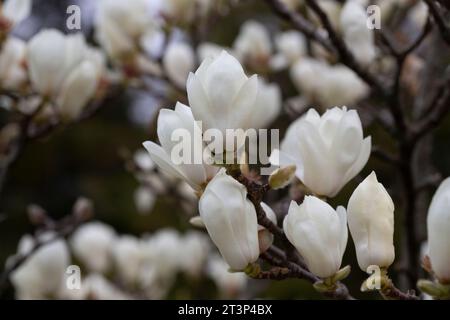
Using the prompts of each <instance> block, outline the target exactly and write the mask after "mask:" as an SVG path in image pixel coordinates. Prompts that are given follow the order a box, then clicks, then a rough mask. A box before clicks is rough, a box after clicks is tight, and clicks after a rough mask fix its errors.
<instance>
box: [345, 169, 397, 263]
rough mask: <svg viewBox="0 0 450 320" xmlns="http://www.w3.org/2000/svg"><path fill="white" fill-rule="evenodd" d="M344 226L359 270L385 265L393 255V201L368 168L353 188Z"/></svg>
mask: <svg viewBox="0 0 450 320" xmlns="http://www.w3.org/2000/svg"><path fill="white" fill-rule="evenodd" d="M347 214H348V226H349V229H350V233H351V235H352V238H353V242H354V243H355V248H356V257H357V258H358V264H359V267H360V268H361V270H363V271H364V272H367V268H368V267H369V266H372V265H376V266H379V267H385V268H387V267H389V266H390V265H391V264H392V262H393V261H394V258H395V249H394V244H393V241H394V239H393V237H394V203H393V202H392V199H391V197H390V196H389V194H388V193H387V191H386V189H385V188H384V187H383V185H382V184H381V183H379V182H378V180H377V176H376V174H375V172H372V173H371V174H370V175H369V176H368V177H367V178H366V179H365V180H364V181H363V182H361V183H360V184H359V186H358V187H357V188H356V189H355V191H354V192H353V194H352V196H351V197H350V200H349V201H348V207H347Z"/></svg>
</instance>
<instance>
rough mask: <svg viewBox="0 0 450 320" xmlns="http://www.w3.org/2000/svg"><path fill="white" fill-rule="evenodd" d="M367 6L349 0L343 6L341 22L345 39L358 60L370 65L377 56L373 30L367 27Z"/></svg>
mask: <svg viewBox="0 0 450 320" xmlns="http://www.w3.org/2000/svg"><path fill="white" fill-rule="evenodd" d="M367 19H368V18H367V14H366V8H365V7H364V6H363V4H361V3H360V2H358V1H354V0H349V1H347V2H346V3H345V5H344V7H343V8H342V12H341V17H340V24H341V29H342V33H343V37H344V41H345V43H346V45H347V47H348V48H349V50H350V51H351V52H352V53H353V55H354V56H355V58H356V60H357V61H359V62H360V63H362V64H364V65H369V64H370V63H371V62H372V61H373V60H374V58H375V56H376V51H375V44H374V35H373V31H372V30H370V29H369V28H368V27H367Z"/></svg>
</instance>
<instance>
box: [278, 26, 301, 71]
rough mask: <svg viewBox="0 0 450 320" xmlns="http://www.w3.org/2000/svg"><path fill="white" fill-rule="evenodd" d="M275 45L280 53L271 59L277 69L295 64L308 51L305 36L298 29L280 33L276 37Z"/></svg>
mask: <svg viewBox="0 0 450 320" xmlns="http://www.w3.org/2000/svg"><path fill="white" fill-rule="evenodd" d="M275 45H276V48H277V50H278V54H277V55H275V56H274V57H273V58H272V60H271V64H272V66H273V68H274V69H275V70H280V69H283V68H285V67H287V66H290V65H292V64H294V63H295V62H296V61H297V60H298V59H300V58H301V57H303V56H304V55H305V54H306V52H307V48H306V41H305V38H304V36H303V35H302V34H301V33H300V32H298V31H287V32H283V33H280V34H279V35H277V37H276V38H275Z"/></svg>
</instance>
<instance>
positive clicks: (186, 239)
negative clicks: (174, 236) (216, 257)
mask: <svg viewBox="0 0 450 320" xmlns="http://www.w3.org/2000/svg"><path fill="white" fill-rule="evenodd" d="M180 245H181V248H180V255H179V258H180V268H181V271H183V272H185V273H187V274H188V275H190V276H193V277H198V276H200V275H201V273H202V271H203V267H204V265H205V264H206V259H207V258H208V254H209V250H210V242H209V239H208V237H207V236H205V235H204V234H203V233H200V232H196V231H189V232H187V233H186V234H185V235H184V236H183V237H182V238H181V243H180Z"/></svg>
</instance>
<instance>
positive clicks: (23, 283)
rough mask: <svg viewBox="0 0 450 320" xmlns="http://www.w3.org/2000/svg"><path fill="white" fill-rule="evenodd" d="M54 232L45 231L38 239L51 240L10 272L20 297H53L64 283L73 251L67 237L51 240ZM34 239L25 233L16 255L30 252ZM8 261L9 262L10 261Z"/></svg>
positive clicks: (17, 294)
mask: <svg viewBox="0 0 450 320" xmlns="http://www.w3.org/2000/svg"><path fill="white" fill-rule="evenodd" d="M53 237H55V234H53V233H44V234H42V235H40V236H39V241H43V242H45V241H50V242H49V243H48V244H45V245H43V246H42V247H41V248H39V249H37V250H36V252H34V253H32V254H31V256H30V257H29V258H28V259H27V260H26V261H25V262H24V263H23V264H22V265H20V267H19V268H18V269H16V270H15V271H14V272H13V273H12V274H11V282H12V284H13V285H14V288H15V290H16V297H17V298H18V299H27V300H28V299H50V298H55V297H57V295H58V294H59V292H60V290H61V289H62V286H63V284H64V278H65V272H66V268H67V267H68V265H69V264H70V255H69V250H68V248H67V245H66V243H65V241H64V240H51V239H52V238H53ZM34 245H35V240H34V239H33V238H32V237H31V236H30V235H25V236H23V237H22V239H21V240H20V242H19V247H18V253H17V256H16V257H11V258H10V259H11V260H9V261H10V262H13V261H14V260H15V259H17V258H20V257H21V256H23V255H27V254H29V253H30V252H31V250H32V249H33V247H34ZM8 263H9V262H7V264H8Z"/></svg>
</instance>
